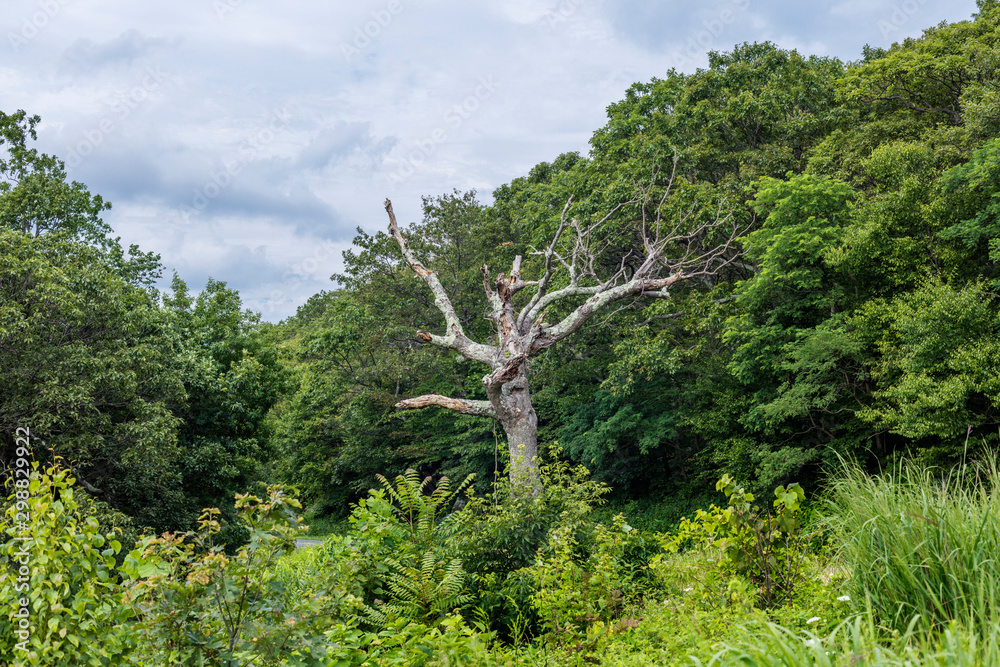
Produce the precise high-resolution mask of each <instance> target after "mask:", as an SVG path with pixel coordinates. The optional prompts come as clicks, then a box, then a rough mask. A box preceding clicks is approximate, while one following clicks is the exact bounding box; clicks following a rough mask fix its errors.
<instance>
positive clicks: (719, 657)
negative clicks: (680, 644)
mask: <svg viewBox="0 0 1000 667" xmlns="http://www.w3.org/2000/svg"><path fill="white" fill-rule="evenodd" d="M880 634H881V633H880V632H879V630H878V628H876V627H875V626H874V624H873V623H872V622H871V616H870V615H862V616H858V617H855V618H854V619H852V620H849V621H845V622H844V623H843V624H841V625H840V626H839V627H838V628H837V629H836V630H834V631H833V632H832V633H831V634H830V635H829V636H827V637H816V636H813V635H809V636H806V637H802V636H799V635H798V634H796V633H795V632H793V631H791V630H788V629H787V628H783V627H781V626H778V625H773V624H765V625H763V626H762V627H761V628H760V630H759V632H757V633H755V635H754V639H753V641H752V642H746V643H744V644H740V645H728V646H726V647H724V648H723V649H722V650H721V651H719V652H718V653H716V654H715V655H714V656H712V658H711V659H710V660H709V661H708V663H707V665H708V667H737V666H739V667H765V666H767V667H806V666H810V667H813V666H815V667H847V666H848V665H868V666H872V667H875V666H878V667H983V666H992V665H1000V628H998V627H997V626H995V625H994V626H993V627H992V628H990V629H988V630H987V631H986V632H985V634H983V635H980V634H978V633H976V632H969V631H966V630H959V629H955V628H948V629H946V630H944V631H943V632H941V633H938V634H927V633H923V632H919V631H917V630H915V629H914V628H911V629H910V630H908V631H907V632H905V633H903V634H902V636H900V637H897V638H896V639H894V640H893V641H886V640H884V639H882V640H879V639H878V636H879V635H880ZM693 662H694V663H695V665H703V664H705V663H702V662H701V661H700V660H697V659H694V660H693Z"/></svg>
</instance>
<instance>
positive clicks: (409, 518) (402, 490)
mask: <svg viewBox="0 0 1000 667" xmlns="http://www.w3.org/2000/svg"><path fill="white" fill-rule="evenodd" d="M379 481H380V482H381V483H382V489H383V491H384V493H374V492H373V493H372V494H371V496H370V497H369V498H368V500H367V502H366V503H365V504H364V505H360V504H359V506H358V508H357V510H356V511H355V512H354V513H353V514H352V515H351V523H352V524H353V525H354V526H355V528H356V529H357V530H358V532H371V533H375V534H376V536H377V537H376V539H377V540H378V541H379V542H381V543H383V544H385V543H388V544H389V545H391V546H392V547H394V549H393V551H392V552H391V555H387V556H386V557H385V559H384V563H383V564H382V566H383V567H384V568H385V574H384V578H383V582H382V587H381V588H378V589H376V591H375V592H376V593H379V594H381V595H384V596H386V597H388V598H389V600H388V601H381V600H375V601H374V605H369V606H367V607H366V608H365V613H366V616H367V618H368V620H369V621H371V622H372V623H373V624H375V625H376V626H380V627H382V626H385V625H386V624H387V623H388V622H389V621H391V620H395V619H397V618H403V619H408V620H412V621H417V622H419V623H424V624H433V623H434V622H435V621H438V620H440V619H442V618H444V616H445V615H446V614H448V613H451V612H455V611H457V610H458V609H460V608H461V607H462V606H464V605H465V604H466V603H467V602H468V601H469V600H470V597H469V596H468V595H467V594H466V593H465V591H464V588H465V571H464V570H463V568H462V561H461V559H460V558H456V557H451V558H449V557H448V555H447V553H448V546H449V542H451V540H453V539H454V537H455V535H456V533H457V530H458V527H459V526H460V525H461V524H460V523H459V519H458V517H456V516H455V515H454V514H450V515H445V513H446V512H447V506H448V505H449V504H450V503H453V502H454V501H455V500H456V499H457V498H458V497H459V496H460V494H461V493H462V491H463V490H464V489H465V488H466V487H467V486H468V485H469V484H470V483H471V481H472V480H471V477H469V478H466V480H465V481H464V482H463V483H462V484H460V485H459V486H458V488H456V489H454V490H452V489H451V488H450V483H449V480H448V478H447V477H442V478H441V479H440V480H438V481H437V484H435V485H434V489H433V491H431V492H430V493H428V492H427V491H428V489H429V487H430V486H431V484H432V481H433V480H432V479H431V478H430V477H427V478H425V479H424V480H423V481H422V482H421V481H420V479H419V477H418V475H417V472H416V471H415V470H412V469H411V470H407V471H406V474H404V475H399V476H397V477H396V484H395V486H393V485H392V484H390V483H389V481H388V480H387V479H386V478H385V477H382V476H381V475H379Z"/></svg>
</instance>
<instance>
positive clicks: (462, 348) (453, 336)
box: [385, 199, 498, 368]
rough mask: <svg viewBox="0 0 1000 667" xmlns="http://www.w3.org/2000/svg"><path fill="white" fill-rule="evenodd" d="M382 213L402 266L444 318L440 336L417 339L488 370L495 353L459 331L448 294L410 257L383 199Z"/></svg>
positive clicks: (495, 350)
mask: <svg viewBox="0 0 1000 667" xmlns="http://www.w3.org/2000/svg"><path fill="white" fill-rule="evenodd" d="M385 212H386V213H388V214H389V230H390V231H391V232H392V236H393V238H395V239H396V243H398V244H399V249H400V250H401V251H402V252H403V258H404V259H405V260H406V263H407V264H409V265H410V268H412V269H413V270H414V271H415V272H416V274H417V275H418V276H420V279H421V280H423V281H424V284H426V285H427V287H429V288H430V290H431V293H433V294H434V305H435V306H437V309H438V310H439V311H440V312H441V314H442V315H444V320H445V335H444V336H437V335H435V334H431V333H427V332H420V333H419V334H418V335H417V337H418V338H420V340H422V341H424V342H427V343H433V344H434V345H437V346H438V347H445V348H449V349H452V350H455V351H456V352H458V353H459V354H461V355H462V356H463V357H465V358H466V359H472V360H473V361H479V362H481V363H484V364H486V365H487V366H490V367H491V368H492V367H493V366H494V364H495V362H496V359H497V356H498V350H497V349H496V348H495V347H493V346H491V345H483V344H481V343H476V342H475V341H473V340H471V339H469V338H467V337H466V336H465V331H464V330H463V329H462V323H461V322H460V321H459V319H458V315H457V314H456V313H455V307H454V306H452V305H451V299H449V298H448V293H447V292H446V291H445V289H444V286H443V285H442V284H441V281H440V280H438V277H437V274H436V273H434V272H433V271H430V270H428V269H427V268H425V267H424V265H423V264H421V263H420V261H419V260H418V259H417V256H416V254H414V252H413V250H412V249H411V248H410V246H409V244H408V243H407V242H406V239H404V238H403V235H402V234H401V233H400V231H399V225H398V224H397V223H396V214H395V213H394V212H393V210H392V202H391V201H389V200H388V199H386V200H385Z"/></svg>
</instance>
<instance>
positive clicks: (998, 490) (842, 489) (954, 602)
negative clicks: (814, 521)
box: [829, 460, 1000, 635]
mask: <svg viewBox="0 0 1000 667" xmlns="http://www.w3.org/2000/svg"><path fill="white" fill-rule="evenodd" d="M829 512H830V521H831V523H832V524H833V528H834V532H835V534H836V535H837V538H836V539H837V540H838V542H839V547H840V549H841V553H842V556H843V558H844V562H845V564H846V566H847V567H848V569H849V570H850V574H851V584H850V585H851V587H852V588H853V590H852V591H851V592H852V595H853V596H854V599H855V600H856V601H858V602H859V603H862V604H865V603H866V601H867V604H868V605H870V607H871V609H872V610H873V611H874V612H875V614H876V617H877V618H878V619H879V622H880V623H883V624H885V625H887V626H888V627H890V628H893V629H895V630H897V631H899V632H906V630H907V628H908V627H909V625H910V621H911V619H913V618H914V617H915V616H919V621H918V623H919V624H920V625H921V626H922V627H923V629H925V630H942V629H944V628H945V627H947V626H948V624H949V622H950V621H957V622H958V623H959V624H960V625H962V626H964V627H965V628H967V629H969V630H970V631H974V632H979V633H981V634H983V635H989V634H990V633H991V632H992V628H993V625H994V619H995V618H1000V616H998V614H1000V607H998V605H1000V472H998V469H997V464H996V460H989V461H987V462H985V463H984V464H981V465H974V466H973V465H970V466H968V468H966V466H964V465H963V466H961V467H960V468H957V469H955V470H952V471H949V472H944V471H935V470H930V469H927V468H922V467H919V466H916V465H914V464H910V463H904V464H900V465H898V466H896V467H895V468H894V469H893V470H892V471H891V472H888V473H885V474H882V475H879V476H874V477H872V476H869V475H868V474H866V473H865V472H864V471H863V470H861V469H860V468H859V467H858V466H856V465H852V464H848V465H845V467H844V470H843V471H842V472H841V473H840V474H839V475H837V476H836V477H835V479H834V480H833V482H832V485H831V494H830V498H829Z"/></svg>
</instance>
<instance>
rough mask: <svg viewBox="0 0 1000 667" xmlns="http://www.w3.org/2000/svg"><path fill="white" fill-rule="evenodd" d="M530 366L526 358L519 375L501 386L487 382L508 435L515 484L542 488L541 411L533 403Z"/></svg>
mask: <svg viewBox="0 0 1000 667" xmlns="http://www.w3.org/2000/svg"><path fill="white" fill-rule="evenodd" d="M527 366H528V363H527V361H523V362H522V363H521V365H520V367H519V368H518V371H517V375H515V376H514V377H513V378H512V379H511V380H509V381H508V382H504V383H503V384H501V385H499V386H497V385H494V386H492V387H490V386H487V388H486V392H487V394H488V395H489V396H490V403H491V404H492V405H493V407H494V410H495V412H496V415H497V417H496V420H497V421H498V422H500V426H502V427H503V430H504V434H505V435H506V436H507V449H508V451H509V452H510V468H509V471H508V472H509V474H510V481H511V484H513V485H514V486H522V485H523V486H532V487H534V488H535V489H539V488H541V480H540V479H539V476H538V415H537V414H536V413H535V408H534V407H533V406H532V405H531V388H530V386H529V385H528V374H527Z"/></svg>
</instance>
